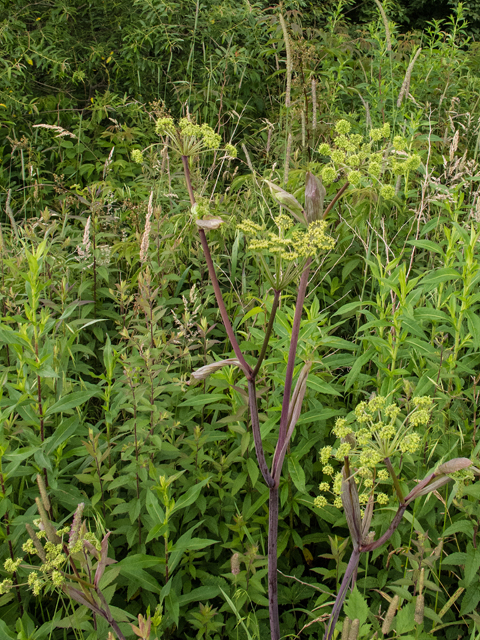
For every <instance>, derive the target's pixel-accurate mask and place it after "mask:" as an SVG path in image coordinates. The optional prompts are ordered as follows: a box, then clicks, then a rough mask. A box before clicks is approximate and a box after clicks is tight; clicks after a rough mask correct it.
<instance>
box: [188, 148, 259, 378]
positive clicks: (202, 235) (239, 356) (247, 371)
mask: <svg viewBox="0 0 480 640" xmlns="http://www.w3.org/2000/svg"><path fill="white" fill-rule="evenodd" d="M182 163H183V172H184V174H185V181H186V183H187V189H188V195H189V196H190V203H191V205H192V207H193V205H194V204H195V194H194V193H193V187H192V181H191V180H190V167H189V166H188V157H187V156H182ZM198 234H199V236H200V242H201V243H202V249H203V253H204V255H205V260H206V262H207V267H208V274H209V276H210V280H211V281H212V285H213V291H214V292H215V298H216V300H217V304H218V309H219V311H220V315H221V316H222V322H223V325H224V327H225V330H226V332H227V335H228V339H229V340H230V343H231V345H232V347H233V350H234V351H235V355H236V356H237V359H238V360H239V361H240V365H241V367H242V369H243V371H244V373H245V375H246V376H247V380H250V378H251V376H252V368H251V367H250V365H249V364H248V363H247V361H246V360H245V358H244V357H243V354H242V352H241V351H240V347H239V345H238V342H237V339H236V337H235V334H234V332H233V328H232V325H231V324H230V320H229V318H228V313H227V309H226V307H225V303H224V301H223V296H222V292H221V290H220V285H219V283H218V279H217V274H216V272H215V266H214V264H213V260H212V256H211V254H210V249H209V247H208V242H207V237H206V235H205V231H204V230H203V229H199V230H198Z"/></svg>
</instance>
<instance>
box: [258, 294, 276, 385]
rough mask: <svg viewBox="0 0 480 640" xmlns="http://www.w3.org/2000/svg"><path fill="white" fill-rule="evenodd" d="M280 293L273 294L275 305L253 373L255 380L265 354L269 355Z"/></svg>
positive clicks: (273, 305)
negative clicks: (269, 344)
mask: <svg viewBox="0 0 480 640" xmlns="http://www.w3.org/2000/svg"><path fill="white" fill-rule="evenodd" d="M280 293H281V292H280V291H275V292H274V294H273V304H272V311H271V313H270V318H269V320H268V325H267V330H266V331H265V339H264V340H263V345H262V349H261V351H260V355H259V356H258V361H257V364H256V365H255V368H254V370H253V371H252V378H253V379H255V378H256V376H257V373H258V372H259V370H260V367H261V366H262V362H263V360H264V358H265V354H266V353H267V347H268V343H269V341H270V336H271V334H272V329H273V323H274V321H275V316H276V315H277V309H278V304H279V302H280Z"/></svg>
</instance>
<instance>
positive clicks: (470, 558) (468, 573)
mask: <svg viewBox="0 0 480 640" xmlns="http://www.w3.org/2000/svg"><path fill="white" fill-rule="evenodd" d="M479 569H480V549H475V548H474V547H473V545H472V543H471V542H469V543H468V546H467V560H466V562H465V585H463V586H465V587H469V586H470V585H471V584H472V582H473V580H474V578H475V577H476V576H477V573H478V570H479Z"/></svg>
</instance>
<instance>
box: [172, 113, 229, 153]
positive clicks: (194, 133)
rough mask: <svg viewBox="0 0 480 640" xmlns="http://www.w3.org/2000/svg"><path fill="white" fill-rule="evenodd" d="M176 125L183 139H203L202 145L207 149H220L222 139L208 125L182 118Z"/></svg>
mask: <svg viewBox="0 0 480 640" xmlns="http://www.w3.org/2000/svg"><path fill="white" fill-rule="evenodd" d="M172 122H173V121H172ZM178 125H179V127H180V131H181V135H182V136H183V137H187V136H188V137H190V138H197V139H203V144H204V145H205V147H206V148H207V149H218V148H219V147H220V144H221V142H222V138H221V137H220V136H219V135H218V133H215V131H214V130H213V129H212V127H210V126H209V125H208V124H202V125H199V124H194V123H193V122H190V120H188V119H187V118H182V119H181V120H180V121H179V123H178ZM230 146H232V145H230Z"/></svg>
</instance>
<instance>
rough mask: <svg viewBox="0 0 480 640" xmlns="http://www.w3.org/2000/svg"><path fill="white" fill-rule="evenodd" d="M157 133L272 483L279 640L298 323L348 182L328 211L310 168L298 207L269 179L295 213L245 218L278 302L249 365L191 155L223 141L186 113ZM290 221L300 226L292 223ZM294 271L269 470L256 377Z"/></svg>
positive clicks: (297, 400)
mask: <svg viewBox="0 0 480 640" xmlns="http://www.w3.org/2000/svg"><path fill="white" fill-rule="evenodd" d="M156 131H157V133H158V134H159V135H162V136H164V141H165V144H167V145H168V146H169V147H170V148H171V149H172V150H173V151H175V152H177V153H178V154H179V155H180V156H181V159H182V164H183V170H184V175H185V181H186V184H187V189H188V193H189V196H190V204H191V213H192V216H193V217H194V219H195V223H196V226H197V229H198V234H199V237H200V242H201V245H202V249H203V253H204V255H205V260H206V262H207V267H208V273H209V277H210V280H211V282H212V285H213V290H214V293H215V298H216V301H217V305H218V309H219V311H220V315H221V318H222V322H223V325H224V327H225V330H226V333H227V336H228V339H229V340H230V343H231V345H232V348H233V351H234V353H235V359H232V358H228V359H226V360H224V361H222V362H221V363H216V364H217V367H216V368H218V366H227V365H231V364H235V365H237V366H238V367H239V368H240V369H241V370H242V372H243V374H244V375H245V377H246V379H247V386H248V398H249V409H250V418H251V425H252V433H253V440H254V444H255V453H256V456H257V462H258V466H259V469H260V472H261V474H262V477H263V479H264V482H265V484H266V485H267V487H268V489H269V519H268V598H269V616H270V633H271V639H272V640H279V639H280V619H279V612H278V596H277V592H278V585H277V542H278V509H279V495H278V494H279V485H280V477H281V473H282V468H283V462H284V459H285V455H286V452H287V447H288V445H289V442H290V440H291V438H292V435H293V432H294V430H295V426H296V423H297V421H298V418H299V416H300V411H301V408H302V402H303V398H304V395H305V392H306V384H307V378H308V372H309V370H310V367H311V365H312V363H311V362H310V361H308V362H306V363H305V364H304V366H303V368H302V370H301V372H300V374H299V376H298V380H297V384H296V386H295V388H294V389H293V393H292V385H293V374H294V366H295V357H296V353H297V345H298V337H299V332H300V321H301V316H302V311H303V303H304V300H305V295H306V292H307V285H308V278H309V273H310V265H311V263H312V261H313V260H314V259H315V258H316V257H317V256H318V255H319V254H320V253H323V252H325V251H328V250H329V249H331V248H332V246H333V243H334V241H333V239H332V238H331V237H330V236H329V235H328V234H327V225H326V222H325V218H326V216H327V215H328V213H329V212H330V211H331V209H332V208H333V207H334V205H335V203H336V202H337V201H338V199H339V198H340V197H341V195H342V194H343V193H344V192H345V190H346V189H347V188H348V185H349V183H348V181H347V182H345V184H344V185H343V186H342V187H341V188H340V189H339V190H338V192H337V194H336V195H335V196H334V198H333V199H332V200H331V202H330V204H329V205H328V206H327V207H326V208H325V209H324V206H323V204H324V197H325V189H324V187H323V185H322V183H321V180H320V179H319V178H317V177H316V176H314V175H313V174H311V173H307V177H306V185H305V208H303V207H302V206H301V205H300V203H299V202H298V201H297V200H296V198H295V197H294V196H292V195H291V194H289V193H288V192H286V191H285V190H284V189H282V188H281V187H279V186H278V185H275V184H273V183H270V182H268V181H266V184H267V185H268V187H269V188H270V190H271V193H272V196H273V197H274V198H275V199H276V200H277V202H278V203H279V204H280V205H282V207H284V208H285V209H286V210H287V211H288V212H289V213H290V214H291V215H292V217H293V219H290V218H289V217H288V216H287V215H286V214H285V213H280V215H279V216H278V217H277V218H276V221H275V226H276V230H275V231H272V230H267V229H264V228H263V227H260V226H255V224H252V223H250V224H247V223H245V224H246V226H245V230H246V231H247V232H251V235H253V236H256V237H254V238H252V241H251V249H252V251H254V252H255V255H256V257H257V258H258V260H259V262H260V264H261V266H262V268H263V272H264V275H265V277H266V279H267V281H268V283H269V284H270V285H271V286H272V288H273V292H274V299H273V305H272V309H271V312H270V318H269V321H268V326H267V329H266V332H265V337H264V341H263V345H262V347H261V349H260V353H259V356H258V359H257V362H256V364H255V365H254V366H251V365H250V364H249V363H248V362H247V360H246V358H245V356H244V354H243V353H242V351H241V349H240V346H239V344H238V341H237V339H236V336H235V333H234V330H233V327H232V324H231V322H230V319H229V316H228V313H227V309H226V307H225V303H224V300H223V295H222V292H221V289H220V284H219V282H218V278H217V274H216V270H215V265H214V262H213V259H212V256H211V253H210V248H209V245H208V242H207V237H206V232H207V231H211V230H214V229H217V228H218V227H219V226H220V225H221V224H222V223H223V220H222V219H221V218H219V217H212V216H210V215H209V213H208V209H206V207H205V206H204V203H202V201H200V202H197V200H196V198H195V193H194V191H193V187H192V182H191V175H190V162H189V161H190V158H191V157H192V156H194V155H196V154H198V153H201V152H204V151H208V150H211V149H215V150H216V149H218V148H219V147H220V142H221V140H220V137H219V136H218V135H217V134H215V133H214V132H213V130H211V129H210V127H208V126H206V125H202V126H200V125H197V124H193V123H191V122H189V121H188V120H186V119H182V120H180V122H179V124H178V126H176V125H175V124H174V121H173V120H172V119H171V118H161V119H160V120H158V121H157V125H156ZM225 152H226V154H227V156H228V157H234V156H235V155H236V152H235V150H234V149H233V148H229V147H228V145H226V146H225ZM293 220H295V221H296V223H298V224H295V223H294V221H293ZM271 259H273V269H271V267H270V265H269V264H268V263H269V262H272V260H271ZM267 260H268V263H267ZM297 277H299V278H300V282H299V285H298V292H297V299H296V304H295V315H294V321H293V327H292V336H291V341H290V348H289V353H288V362H287V368H286V372H285V386H284V395H283V402H282V411H281V416H280V426H279V433H278V440H277V446H276V448H275V453H274V455H273V459H272V463H271V466H270V468H269V466H268V465H267V461H266V458H265V452H264V448H263V442H262V436H261V433H260V421H259V415H258V406H257V391H256V379H257V375H258V373H259V371H260V368H261V365H262V363H263V360H264V358H265V354H266V351H267V348H268V344H269V340H270V336H271V333H272V330H273V323H274V320H275V315H276V312H277V309H278V306H279V303H280V296H281V292H282V290H283V289H284V288H285V287H286V286H287V285H288V284H291V283H292V282H293V281H294V280H295V279H296V278H297ZM211 370H212V367H209V366H208V365H207V366H206V367H202V369H201V370H200V371H199V372H197V376H195V374H194V376H193V377H194V378H195V377H197V378H203V377H206V376H207V375H208V374H209V373H210V372H211Z"/></svg>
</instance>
